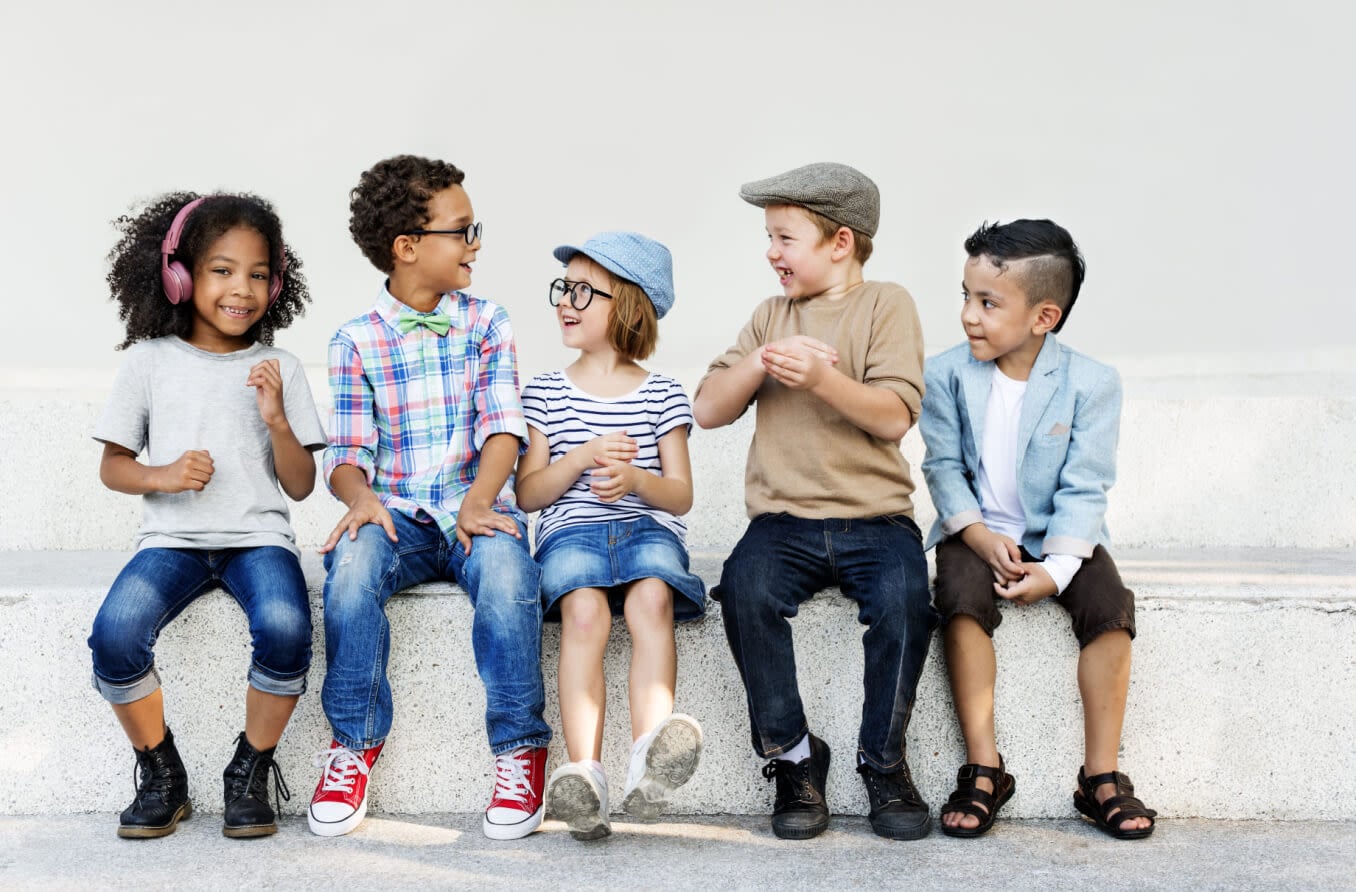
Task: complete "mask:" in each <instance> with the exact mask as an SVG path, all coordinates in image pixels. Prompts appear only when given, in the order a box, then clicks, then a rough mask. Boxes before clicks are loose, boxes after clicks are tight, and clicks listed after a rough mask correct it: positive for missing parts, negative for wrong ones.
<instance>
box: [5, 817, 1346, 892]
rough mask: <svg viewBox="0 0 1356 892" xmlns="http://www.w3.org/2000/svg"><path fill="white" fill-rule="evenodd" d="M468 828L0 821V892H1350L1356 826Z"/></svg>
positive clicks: (434, 820) (446, 824)
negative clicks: (168, 829)
mask: <svg viewBox="0 0 1356 892" xmlns="http://www.w3.org/2000/svg"><path fill="white" fill-rule="evenodd" d="M479 820H480V818H479V815H422V816H418V817H410V818H402V817H396V816H387V817H381V818H369V819H368V820H367V822H366V823H364V825H363V826H362V827H360V828H359V829H358V831H357V832H355V833H353V834H351V835H350V836H347V837H343V838H340V839H333V840H322V839H319V838H316V837H313V836H311V835H310V833H309V832H307V830H306V826H305V823H304V820H303V819H300V818H289V819H287V820H286V822H285V823H284V824H283V826H282V827H281V829H280V831H279V833H278V835H277V836H274V837H270V838H268V839H262V840H229V839H226V838H224V837H223V836H222V835H221V832H220V827H221V824H220V818H219V817H217V816H214V815H200V816H197V817H194V818H193V819H192V820H191V821H188V822H186V823H184V824H182V825H180V829H179V831H178V832H177V833H175V834H174V835H173V836H171V837H168V838H166V839H161V840H147V841H131V840H120V839H118V838H117V837H116V836H115V835H114V829H115V822H116V818H115V817H114V816H112V815H74V816H33V817H12V816H0V842H2V843H3V844H2V845H0V889H6V890H9V889H16V890H17V889H79V890H82V892H84V890H91V889H169V888H191V889H195V890H196V889H237V888H249V889H300V888H307V889H323V888H334V889H348V890H367V889H394V888H406V889H408V888H412V887H413V888H418V889H420V890H433V889H457V888H472V887H474V888H487V887H517V888H520V889H521V888H527V889H584V888H592V889H598V888H607V889H670V888H683V889H692V890H700V889H712V888H714V889H759V888H777V889H825V888H833V889H840V890H842V889H848V888H854V889H855V888H865V889H908V890H910V892H913V890H929V889H955V888H962V887H967V886H973V887H975V888H984V889H1080V890H1081V889H1120V888H1136V889H1193V890H1196V889H1228V890H1238V889H1268V890H1274V889H1354V890H1356V867H1353V864H1354V863H1356V862H1353V857H1352V853H1353V852H1356V823H1269V822H1226V821H1201V820H1174V821H1164V822H1161V823H1160V825H1159V828H1158V832H1157V833H1156V834H1155V835H1154V836H1153V837H1152V838H1151V839H1149V840H1145V841H1139V842H1117V841H1113V840H1111V839H1108V838H1106V837H1104V836H1102V835H1101V834H1100V833H1098V832H1097V831H1096V830H1095V829H1093V828H1092V827H1091V826H1090V825H1086V824H1081V823H1078V822H1075V821H1008V822H1004V823H1002V824H1000V825H999V827H998V828H997V829H995V830H994V831H993V832H991V833H990V834H989V835H988V836H987V837H984V838H983V839H980V840H954V839H950V838H948V837H945V836H942V835H941V834H939V833H936V832H935V831H934V833H933V835H932V836H930V837H928V838H927V839H925V840H922V841H920V842H911V843H891V842H887V841H886V840H882V839H879V838H877V837H876V836H874V835H872V833H871V831H870V828H869V827H868V826H867V824H866V821H865V820H864V819H862V818H835V819H834V823H833V826H832V828H831V829H830V830H829V831H828V832H827V833H825V834H824V835H823V836H820V837H819V838H817V839H814V840H810V841H808V842H784V841H781V840H778V839H776V838H774V837H773V836H772V834H771V832H770V831H769V830H768V829H767V822H766V819H765V818H747V817H728V816H721V817H714V818H692V819H683V820H675V821H672V822H665V823H658V824H648V825H642V824H633V823H623V822H618V823H616V824H614V834H613V836H612V837H611V838H610V839H607V840H603V841H600V842H596V843H581V842H576V841H575V840H573V839H571V838H570V836H569V834H568V833H566V832H565V829H564V825H563V824H560V823H558V822H555V821H548V822H547V823H546V825H545V828H544V831H543V832H540V833H537V834H534V835H533V836H531V837H529V838H527V839H524V840H518V841H516V842H509V843H502V842H491V841H490V840H487V839H485V838H484V837H483V836H482V835H481V833H480V827H479Z"/></svg>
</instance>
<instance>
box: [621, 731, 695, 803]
mask: <svg viewBox="0 0 1356 892" xmlns="http://www.w3.org/2000/svg"><path fill="white" fill-rule="evenodd" d="M701 754H702V728H701V725H698V724H697V720H696V719H694V718H693V717H692V716H690V715H683V714H682V713H679V712H675V713H673V714H672V715H670V716H669V717H668V718H666V719H664V721H662V722H660V723H659V727H657V728H655V729H654V730H653V731H651V732H650V733H649V734H646V735H645V736H644V737H642V738H641V739H640V740H637V741H636V744H635V746H633V747H631V764H630V766H629V769H628V771H627V772H626V792H625V794H624V796H623V798H622V809H624V810H625V811H626V813H627V814H628V815H631V816H633V817H636V818H639V819H640V820H642V821H653V820H654V819H655V818H658V817H659V815H660V814H662V813H663V811H664V809H665V808H667V807H668V804H669V797H670V796H671V795H673V791H674V790H676V789H678V788H679V787H681V786H682V785H683V784H685V783H687V782H688V780H689V779H690V778H691V777H692V773H693V772H694V771H696V770H697V761H698V760H699V759H700V758H701Z"/></svg>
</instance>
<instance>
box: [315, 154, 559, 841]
mask: <svg viewBox="0 0 1356 892" xmlns="http://www.w3.org/2000/svg"><path fill="white" fill-rule="evenodd" d="M463 176H464V175H463V173H462V172H461V171H460V170H458V169H457V168H456V167H454V166H452V165H451V164H447V163H445V162H442V161H434V160H429V159H426V158H418V157H414V156H410V155H401V156H398V157H395V158H389V159H387V160H385V161H381V162H379V163H377V164H376V165H375V166H373V167H372V169H370V170H368V171H367V172H366V173H364V174H363V175H362V178H361V179H360V180H359V182H358V186H357V188H355V189H354V190H353V192H352V196H351V204H350V209H351V211H352V216H351V218H350V220H349V231H350V232H351V233H352V235H353V239H354V241H355V242H357V244H358V247H359V248H361V249H362V252H363V254H364V255H365V256H366V257H367V259H368V260H370V261H371V262H372V264H373V265H374V266H376V267H377V269H379V270H381V271H382V272H384V273H386V275H387V279H386V283H385V286H384V287H383V288H382V290H381V292H380V293H379V294H378V295H377V300H376V305H375V306H374V307H373V308H372V309H371V310H370V311H369V312H367V313H366V314H364V315H362V316H359V317H357V318H355V319H352V320H350V321H349V322H346V323H345V324H344V325H342V326H341V327H340V328H339V331H338V332H337V333H336V334H335V336H334V338H333V339H332V340H331V341H330V353H329V366H330V388H331V390H332V391H333V394H334V415H333V421H332V424H331V426H330V446H329V448H328V449H327V450H326V452H325V477H326V480H327V481H328V483H329V486H330V490H331V491H332V492H333V493H334V494H335V496H337V497H338V498H339V499H340V500H342V501H343V502H344V503H345V504H346V505H347V506H348V512H347V513H346V514H344V516H343V518H342V519H341V520H340V521H339V523H338V524H337V525H336V526H335V528H334V531H333V532H331V533H330V536H329V538H328V539H327V540H326V541H325V544H324V545H323V546H322V547H321V549H320V550H321V552H322V553H324V554H325V566H326V569H327V570H328V576H327V578H326V580H325V592H324V599H325V663H326V671H325V685H324V688H323V691H322V694H321V703H322V705H323V706H324V709H325V717H326V718H327V719H328V720H329V722H330V725H331V727H332V728H333V731H334V740H333V742H332V743H331V745H330V748H329V749H328V750H327V751H325V752H323V753H321V755H320V757H319V759H318V765H319V767H320V768H321V776H320V782H319V784H318V785H317V786H316V791H315V796H314V797H313V798H312V800H311V806H310V810H309V813H308V820H309V824H310V827H311V830H312V831H313V832H314V833H316V834H318V835H320V836H338V835H341V834H344V833H348V832H349V831H351V830H353V829H354V828H355V827H357V826H358V824H359V823H361V822H362V820H363V817H364V815H365V814H366V813H367V784H368V780H369V776H370V772H371V770H372V766H373V764H374V763H375V762H376V761H377V756H378V755H379V754H380V753H381V749H382V746H383V745H384V743H385V740H386V735H387V733H388V732H389V731H390V728H391V719H392V698H391V686H390V682H389V681H388V679H387V677H386V668H387V660H388V658H389V655H390V626H389V624H388V623H387V619H386V603H387V601H389V600H390V598H391V596H392V595H394V594H395V593H396V592H398V591H401V590H403V589H406V588H409V587H410V586H412V585H417V584H418V583H421V582H426V581H428V580H432V579H448V578H451V579H455V580H456V581H457V583H458V584H459V585H460V586H461V587H462V588H463V589H465V590H466V593H467V595H469V596H470V599H471V604H472V606H473V607H474V608H475V619H474V620H473V623H472V627H471V644H472V648H473V649H474V651H475V659H476V668H477V670H478V672H479V674H480V678H481V681H482V682H484V684H485V699H486V712H485V727H486V731H487V733H488V735H489V743H490V749H491V751H492V752H493V753H494V757H495V766H494V772H495V780H494V790H493V793H492V796H491V799H490V804H489V807H488V808H487V809H486V810H485V816H484V821H483V824H482V829H483V830H484V833H485V835H486V836H488V837H490V838H491V839H516V838H518V837H521V836H526V835H527V834H529V833H531V832H532V831H533V830H535V829H536V828H537V826H538V825H539V824H540V823H541V819H542V811H543V808H542V788H543V786H544V778H543V773H544V771H545V768H546V745H547V742H548V741H549V740H550V738H551V729H550V727H549V726H548V725H547V724H546V722H545V720H544V719H543V717H542V710H543V707H544V700H545V697H544V693H543V687H542V677H541V620H542V617H541V601H540V598H539V595H538V584H539V581H540V576H541V571H540V569H539V568H538V566H537V564H536V563H535V562H534V561H533V560H532V558H531V556H530V555H529V553H528V549H527V537H526V532H527V528H526V526H525V518H524V516H523V514H522V512H521V511H520V510H519V509H518V506H517V504H516V502H515V499H514V492H513V485H514V482H513V468H514V464H515V462H516V461H517V459H518V453H519V451H520V449H521V448H523V447H524V445H525V443H526V440H527V426H526V423H525V422H524V419H523V410H522V404H521V403H520V402H519V398H518V370H517V354H516V352H515V349H514V344H513V330H512V328H511V327H510V325H509V319H508V315H507V313H505V312H504V309H503V308H502V307H499V306H497V305H495V304H493V303H490V302H489V301H486V300H481V299H480V298H477V297H473V296H472V295H470V294H467V293H466V292H464V291H462V290H461V289H464V288H466V287H467V286H468V285H469V284H470V283H471V263H472V262H473V261H474V260H475V258H476V253H477V252H478V251H479V249H480V233H481V227H480V224H479V223H475V222H473V221H474V215H473V213H472V209H471V200H470V199H469V198H468V197H467V195H466V192H465V190H464V189H463V188H462V185H461V183H462V180H463Z"/></svg>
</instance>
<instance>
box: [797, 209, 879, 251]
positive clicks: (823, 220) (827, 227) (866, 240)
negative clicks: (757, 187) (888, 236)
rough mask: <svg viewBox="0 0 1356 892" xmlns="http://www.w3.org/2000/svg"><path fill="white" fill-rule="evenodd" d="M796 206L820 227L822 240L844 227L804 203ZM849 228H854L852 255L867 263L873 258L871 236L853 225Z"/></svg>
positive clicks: (831, 236)
mask: <svg viewBox="0 0 1356 892" xmlns="http://www.w3.org/2000/svg"><path fill="white" fill-rule="evenodd" d="M796 207H798V208H800V209H801V210H803V211H804V212H805V214H806V216H808V217H809V218H810V221H811V222H812V223H814V224H815V226H817V227H819V234H820V236H821V237H822V238H821V239H820V241H823V240H824V239H831V238H833V237H834V236H835V235H837V234H838V230H840V229H842V228H843V224H842V223H835V222H834V221H832V220H830V219H829V218H828V217H826V216H824V215H823V214H821V213H819V212H817V211H812V210H810V209H809V208H807V207H805V206H804V205H799V204H798V205H796ZM847 228H848V229H850V230H852V256H853V257H855V258H857V262H858V263H862V264H864V263H866V261H868V260H870V259H871V251H872V248H873V245H872V244H871V236H869V235H867V234H866V233H864V232H858V231H857V230H855V229H852V227H851V226H849V227H847Z"/></svg>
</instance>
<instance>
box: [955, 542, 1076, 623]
mask: <svg viewBox="0 0 1356 892" xmlns="http://www.w3.org/2000/svg"><path fill="white" fill-rule="evenodd" d="M961 539H962V540H964V542H965V544H966V545H968V546H970V549H971V550H972V551H973V552H974V553H975V554H977V555H979V556H980V558H981V559H983V561H984V563H986V564H988V565H989V569H990V570H992V571H993V578H994V583H993V590H994V594H996V595H998V597H1000V598H1002V599H1004V600H1005V601H1011V602H1013V603H1014V604H1035V603H1036V602H1037V601H1040V600H1043V599H1045V598H1048V597H1050V596H1051V595H1054V594H1058V592H1059V588H1058V587H1057V586H1056V585H1055V580H1054V579H1052V578H1051V577H1050V574H1049V572H1048V571H1047V570H1046V569H1045V567H1043V566H1041V563H1040V562H1039V561H1023V560H1022V550H1021V548H1020V547H1019V546H1018V545H1017V543H1016V542H1014V541H1013V540H1012V539H1011V537H1008V536H1004V535H1002V534H1000V533H995V532H993V531H992V530H990V529H989V528H988V527H986V526H984V524H982V523H974V524H971V525H970V526H968V527H966V528H965V529H964V530H962V531H961Z"/></svg>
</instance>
